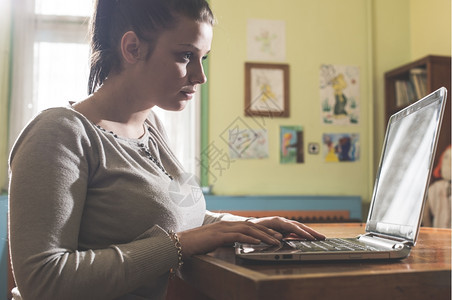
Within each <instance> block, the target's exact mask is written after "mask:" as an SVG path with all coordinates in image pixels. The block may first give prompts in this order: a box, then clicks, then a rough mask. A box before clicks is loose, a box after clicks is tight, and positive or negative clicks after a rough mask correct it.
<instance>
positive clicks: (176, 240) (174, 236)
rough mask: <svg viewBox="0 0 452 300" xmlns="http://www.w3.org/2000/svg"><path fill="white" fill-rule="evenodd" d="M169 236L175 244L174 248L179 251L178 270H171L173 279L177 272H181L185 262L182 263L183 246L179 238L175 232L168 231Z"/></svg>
mask: <svg viewBox="0 0 452 300" xmlns="http://www.w3.org/2000/svg"><path fill="white" fill-rule="evenodd" d="M168 234H169V236H170V238H171V239H172V240H173V242H174V246H175V247H176V249H177V256H178V262H177V268H171V269H170V274H171V277H174V276H175V275H176V271H177V270H180V268H181V267H182V265H183V264H184V262H183V261H182V245H181V243H180V240H179V236H178V235H177V234H176V233H175V232H174V231H173V230H170V231H168Z"/></svg>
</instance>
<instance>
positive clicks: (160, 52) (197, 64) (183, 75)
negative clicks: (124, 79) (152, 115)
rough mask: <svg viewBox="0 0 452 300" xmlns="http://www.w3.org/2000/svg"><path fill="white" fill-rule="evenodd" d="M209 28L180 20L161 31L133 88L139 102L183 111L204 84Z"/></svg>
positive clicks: (209, 36)
mask: <svg viewBox="0 0 452 300" xmlns="http://www.w3.org/2000/svg"><path fill="white" fill-rule="evenodd" d="M212 31H213V30H212V26H211V25H210V24H208V23H198V22H196V21H193V20H190V19H188V18H185V17H182V18H181V19H180V21H179V23H178V25H177V26H176V27H175V28H173V29H169V30H166V31H163V32H162V33H161V34H160V36H159V38H158V39H157V41H156V44H155V47H154V49H153V51H152V53H151V56H150V58H149V59H148V60H144V61H142V62H141V65H140V66H139V72H138V75H139V76H138V77H137V78H138V82H136V83H138V84H139V85H138V86H136V88H138V89H140V91H141V92H142V94H141V95H142V96H143V99H146V101H150V102H151V104H152V105H157V106H158V107H160V108H162V109H166V110H172V111H178V110H182V109H184V107H185V105H186V103H187V101H189V100H191V99H193V97H194V94H195V91H196V89H197V88H198V87H199V85H201V84H203V83H205V82H206V80H207V79H206V76H205V74H204V69H203V66H202V61H203V60H204V59H205V58H206V56H207V54H208V53H209V51H210V46H211V43H212Z"/></svg>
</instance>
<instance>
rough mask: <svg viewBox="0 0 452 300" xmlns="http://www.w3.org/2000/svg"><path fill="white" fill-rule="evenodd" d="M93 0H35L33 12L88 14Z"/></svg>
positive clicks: (67, 14)
mask: <svg viewBox="0 0 452 300" xmlns="http://www.w3.org/2000/svg"><path fill="white" fill-rule="evenodd" d="M92 8H93V0H77V1H61V0H35V12H36V13H37V14H43V15H66V16H89V15H90V14H91V11H92Z"/></svg>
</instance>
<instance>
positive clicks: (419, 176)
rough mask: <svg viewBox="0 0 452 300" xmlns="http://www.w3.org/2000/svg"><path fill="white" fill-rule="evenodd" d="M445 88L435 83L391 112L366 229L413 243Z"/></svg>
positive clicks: (430, 166)
mask: <svg viewBox="0 0 452 300" xmlns="http://www.w3.org/2000/svg"><path fill="white" fill-rule="evenodd" d="M446 93H447V92H446V89H444V88H442V89H439V90H437V91H436V92H434V93H432V94H430V95H428V96H427V97H425V98H423V99H421V100H419V101H417V102H416V103H414V104H412V105H410V106H409V107H407V108H405V109H403V110H401V111H400V112H398V113H396V114H394V115H393V116H392V117H391V118H390V120H389V122H388V128H387V131H386V137H385V142H384V146H383V151H382V156H381V159H380V166H379V170H378V173H377V178H376V181H375V187H374V191H373V197H372V204H371V207H370V211H369V216H368V220H367V227H366V231H367V232H373V233H378V234H383V235H389V236H396V237H399V238H401V239H404V240H408V241H410V242H412V243H413V244H414V243H415V241H416V238H417V233H418V229H419V226H420V222H421V219H422V211H423V203H424V199H425V197H426V196H427V190H428V184H429V178H430V174H431V168H432V164H433V159H434V153H435V151H436V143H437V137H438V134H439V128H440V125H441V120H442V111H443V109H442V108H443V106H444V104H445V94H446Z"/></svg>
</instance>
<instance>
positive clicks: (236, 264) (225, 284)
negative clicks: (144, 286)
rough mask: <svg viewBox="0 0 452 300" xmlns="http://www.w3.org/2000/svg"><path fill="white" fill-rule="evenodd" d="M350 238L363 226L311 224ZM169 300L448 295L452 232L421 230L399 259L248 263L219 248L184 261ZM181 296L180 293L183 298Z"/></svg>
mask: <svg viewBox="0 0 452 300" xmlns="http://www.w3.org/2000/svg"><path fill="white" fill-rule="evenodd" d="M310 226H311V227H313V228H315V229H316V230H318V231H320V232H322V233H324V234H326V235H327V236H331V237H333V236H337V237H354V236H356V235H358V234H360V233H363V232H364V231H365V227H364V224H359V223H358V224H311V225H310ZM181 276H182V278H183V281H182V280H180V279H178V280H176V281H174V282H172V283H171V285H172V287H176V289H172V291H171V292H170V293H169V295H168V299H186V300H190V299H197V300H201V299H246V300H253V299H256V300H257V299H259V300H262V299H278V300H283V299H435V300H440V299H451V230H449V229H435V228H422V229H421V231H420V234H419V239H418V242H417V244H416V246H415V247H414V248H413V250H412V251H411V254H410V256H409V257H408V258H405V259H403V260H400V261H395V262H389V261H372V262H370V261H349V262H297V263H287V262H284V263H278V264H275V263H249V262H245V261H243V260H241V259H237V258H235V256H234V252H233V249H232V248H226V247H225V248H220V249H218V250H216V251H214V252H212V253H209V254H208V255H200V256H196V257H194V258H193V259H192V260H190V261H187V262H186V263H185V265H184V267H183V271H182V275H181ZM181 294H182V296H181Z"/></svg>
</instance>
